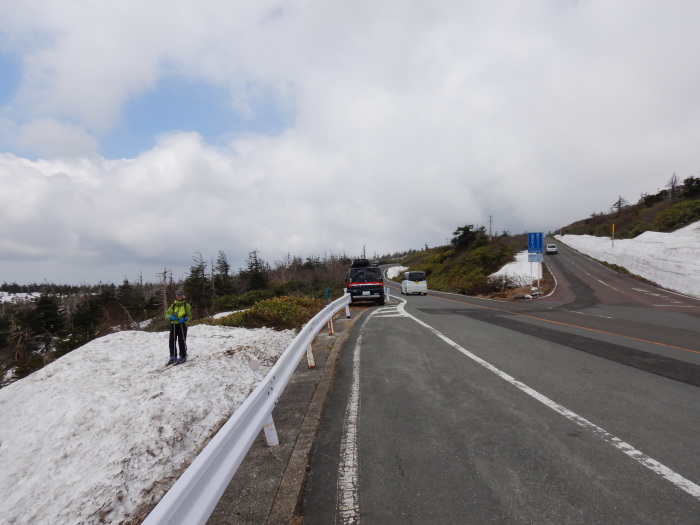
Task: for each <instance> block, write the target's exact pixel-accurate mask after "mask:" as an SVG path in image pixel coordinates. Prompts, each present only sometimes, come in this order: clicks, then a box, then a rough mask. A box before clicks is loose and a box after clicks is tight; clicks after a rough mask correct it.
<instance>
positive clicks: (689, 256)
mask: <svg viewBox="0 0 700 525" xmlns="http://www.w3.org/2000/svg"><path fill="white" fill-rule="evenodd" d="M556 237H557V239H559V240H560V241H562V242H563V243H564V244H566V245H568V246H571V247H572V248H574V249H576V250H578V251H579V252H581V253H584V254H586V255H588V256H590V257H592V258H594V259H598V260H600V261H605V262H607V263H611V264H617V265H619V266H622V267H624V268H626V269H627V270H629V271H630V272H631V273H633V274H635V275H639V276H641V277H644V278H645V279H649V280H650V281H653V282H655V283H656V284H658V285H659V286H662V287H664V288H668V289H669V290H674V291H676V292H680V293H684V294H687V295H692V296H694V297H700V221H698V222H695V223H693V224H691V225H689V226H686V227H685V228H681V229H680V230H676V231H675V232H672V233H659V232H645V233H643V234H641V235H639V236H638V237H636V238H634V239H616V240H615V243H614V244H613V242H612V241H611V239H610V237H592V236H590V235H557V236H556Z"/></svg>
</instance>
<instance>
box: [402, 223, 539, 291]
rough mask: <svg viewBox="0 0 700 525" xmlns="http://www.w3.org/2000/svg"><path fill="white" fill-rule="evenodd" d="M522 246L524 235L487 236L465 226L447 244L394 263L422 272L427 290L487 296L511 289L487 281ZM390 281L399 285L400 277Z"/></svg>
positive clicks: (481, 230) (481, 229) (503, 283)
mask: <svg viewBox="0 0 700 525" xmlns="http://www.w3.org/2000/svg"><path fill="white" fill-rule="evenodd" d="M523 243H524V244H523ZM523 246H525V247H527V238H526V236H525V235H524V234H523V235H516V236H511V235H509V234H508V233H507V232H504V233H503V234H502V235H499V236H496V237H489V235H488V233H487V232H486V228H484V227H478V226H474V225H473V224H467V225H465V226H462V227H459V228H457V229H456V230H455V231H454V232H453V237H452V240H451V242H450V244H449V245H447V246H438V247H436V248H426V249H425V250H423V251H419V252H412V253H408V254H406V255H405V256H403V257H401V258H400V259H399V261H398V262H399V263H400V264H401V265H402V266H405V267H408V268H410V269H411V270H414V271H423V272H425V276H426V279H427V280H428V286H429V288H430V289H431V290H438V291H443V292H453V293H460V294H466V295H488V294H493V293H497V292H501V291H503V290H504V289H507V288H509V287H512V283H509V282H508V280H507V279H498V280H494V279H489V275H490V274H492V273H494V272H497V271H498V270H499V269H500V268H502V267H503V266H505V265H506V264H508V263H509V262H511V261H513V259H514V257H515V254H516V253H518V252H519V251H522V250H523ZM394 280H395V281H396V282H401V276H397V277H396V278H395V279H394Z"/></svg>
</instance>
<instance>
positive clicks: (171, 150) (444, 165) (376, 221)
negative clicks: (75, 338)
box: [0, 0, 700, 284]
mask: <svg viewBox="0 0 700 525" xmlns="http://www.w3.org/2000/svg"><path fill="white" fill-rule="evenodd" d="M0 9H1V12H2V17H0V188H2V193H1V194H0V195H1V196H2V197H1V198H2V202H3V203H4V205H3V206H0V222H2V224H3V225H4V227H3V228H2V231H1V232H0V282H8V283H9V282H17V283H31V282H43V281H49V282H55V283H60V284H80V283H86V284H96V283H98V282H115V283H120V282H121V281H123V280H124V279H129V280H130V281H135V280H139V279H142V280H144V281H146V282H154V281H156V280H157V279H158V274H159V273H161V272H163V271H164V270H165V269H168V270H170V271H172V275H173V277H174V278H175V279H176V280H177V279H180V278H183V277H186V275H187V273H188V270H189V268H190V267H191V266H192V265H193V257H195V256H197V254H201V256H202V257H203V259H204V260H205V261H212V260H216V258H217V256H218V253H219V251H223V252H224V253H225V254H226V256H227V259H228V262H229V263H230V264H231V266H232V269H233V270H234V271H237V270H238V269H240V268H245V264H246V260H247V258H248V255H249V253H251V252H252V251H254V250H257V252H258V256H259V257H260V258H261V259H263V260H264V261H266V262H268V263H269V264H270V265H271V266H275V264H276V263H277V262H279V261H282V260H284V259H285V258H286V256H287V255H288V254H290V255H292V256H300V257H302V258H306V257H308V256H321V257H330V256H336V255H346V256H348V257H356V256H359V255H361V254H362V253H363V252H364V253H366V254H367V255H368V256H373V255H383V254H387V253H393V252H397V251H404V250H409V249H421V248H423V247H425V246H426V245H427V246H429V247H433V246H437V245H444V244H447V243H448V242H449V240H450V239H451V238H452V236H453V232H454V231H455V230H456V229H457V228H458V227H461V226H464V225H467V224H474V225H480V226H485V227H487V228H491V229H492V231H493V232H494V233H500V232H502V231H503V230H506V231H508V232H510V233H513V234H517V233H523V232H532V231H535V232H536V231H542V232H548V231H554V230H556V229H557V228H560V227H562V226H565V225H567V224H570V223H571V222H573V221H576V220H580V219H582V218H586V217H588V216H590V215H591V214H592V213H597V212H601V211H608V210H609V209H610V207H611V205H612V204H613V203H614V202H615V201H616V200H617V199H618V197H619V196H622V197H623V198H625V199H627V200H628V201H629V202H631V203H634V202H636V201H637V200H638V199H639V197H640V196H641V194H642V193H655V192H657V191H658V190H659V189H662V188H663V187H664V186H665V185H666V183H667V182H668V180H669V179H670V178H671V176H672V175H673V174H674V173H675V174H676V175H677V176H678V178H679V179H680V180H683V179H685V178H687V177H689V176H698V175H700V159H699V158H698V155H699V154H698V151H699V150H698V144H699V143H700V90H698V89H697V86H698V85H700V69H698V68H697V67H696V62H697V57H696V50H697V49H698V48H700V32H698V31H697V27H698V22H700V3H698V2H692V1H680V0H678V1H676V0H671V1H668V2H658V1H656V0H621V1H617V2H607V1H605V0H579V1H575V0H502V1H499V2H486V1H483V2H481V1H468V2H464V1H457V0H436V1H434V2H424V1H421V0H401V1H399V0H384V1H382V0H380V1H367V0H359V1H357V2H351V3H348V2H345V3H343V2H323V1H320V0H289V1H287V2H277V1H272V0H260V1H258V2H244V1H239V0H235V1H231V0H207V1H206V2H202V1H201V0H200V1H194V0H169V1H167V2H165V1H162V0H153V1H150V2H147V3H143V2H137V1H136V0H123V1H120V2H97V1H95V0H92V1H91V0H88V1H75V0H66V1H64V2H55V1H52V0H27V1H25V2H13V1H10V0H0ZM209 266H211V262H210V264H209Z"/></svg>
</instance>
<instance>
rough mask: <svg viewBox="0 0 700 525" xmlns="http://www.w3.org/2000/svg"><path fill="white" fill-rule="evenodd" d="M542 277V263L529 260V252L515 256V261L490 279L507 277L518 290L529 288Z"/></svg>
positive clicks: (493, 274)
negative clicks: (523, 287) (524, 287)
mask: <svg viewBox="0 0 700 525" xmlns="http://www.w3.org/2000/svg"><path fill="white" fill-rule="evenodd" d="M541 276H542V263H531V262H529V261H528V260H527V250H525V251H523V252H519V253H516V254H515V261H513V262H510V263H508V264H506V265H505V266H504V267H503V268H501V269H500V270H498V271H497V272H495V273H492V274H491V275H489V278H498V277H507V278H508V279H510V281H511V282H512V283H513V285H514V286H515V287H516V288H518V287H521V286H529V285H530V284H531V283H532V281H534V280H535V279H537V278H538V277H541Z"/></svg>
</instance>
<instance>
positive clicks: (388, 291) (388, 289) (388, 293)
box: [384, 286, 391, 301]
mask: <svg viewBox="0 0 700 525" xmlns="http://www.w3.org/2000/svg"><path fill="white" fill-rule="evenodd" d="M384 295H385V297H384V300H385V301H388V300H389V299H391V288H389V287H388V286H387V287H386V291H385V292H384Z"/></svg>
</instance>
